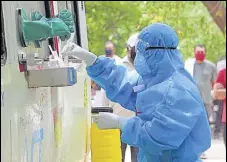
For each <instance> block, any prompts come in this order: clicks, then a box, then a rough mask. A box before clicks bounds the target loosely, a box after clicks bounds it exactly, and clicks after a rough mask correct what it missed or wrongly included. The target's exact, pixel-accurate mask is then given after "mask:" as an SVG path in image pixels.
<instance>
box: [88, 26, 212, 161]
mask: <svg viewBox="0 0 227 162" xmlns="http://www.w3.org/2000/svg"><path fill="white" fill-rule="evenodd" d="M177 46H178V36H177V34H176V32H175V31H174V30H173V29H172V28H171V27H170V26H168V25H165V24H161V23H155V24H152V25H150V26H148V27H146V28H144V29H143V30H142V31H141V33H140V35H139V40H138V42H137V45H136V58H135V62H134V65H135V69H136V71H137V72H131V73H130V72H128V71H127V69H126V68H124V67H123V66H117V65H116V64H115V62H114V60H112V59H110V58H105V57H98V58H97V60H96V62H95V63H94V64H93V65H91V66H88V67H87V72H88V75H89V76H90V77H91V78H92V79H93V80H94V81H95V82H96V83H97V84H99V85H100V86H101V87H102V88H103V89H105V90H106V94H107V97H108V98H109V99H110V100H111V101H113V102H117V103H119V104H121V106H122V107H124V108H126V109H129V110H132V111H134V112H136V114H137V116H135V117H132V118H129V119H128V121H127V124H126V125H125V126H124V128H123V130H122V136H121V140H122V142H124V143H127V144H129V145H132V146H136V147H138V148H139V154H138V161H139V162H200V161H201V160H200V158H199V157H200V155H201V153H202V152H204V151H205V150H207V149H208V148H209V147H210V145H211V135H210V128H209V124H208V120H207V115H206V111H205V108H204V105H203V102H202V98H201V96H200V92H199V90H198V88H197V86H196V84H195V82H194V80H193V79H192V77H191V76H190V74H189V73H188V72H187V71H186V70H185V69H184V64H183V61H182V57H181V54H180V52H179V51H178V50H177V49H172V48H171V49H156V48H153V49H149V50H146V48H147V47H177ZM141 84H142V85H144V86H145V89H143V90H141V91H140V92H135V91H134V90H133V87H135V86H137V85H141Z"/></svg>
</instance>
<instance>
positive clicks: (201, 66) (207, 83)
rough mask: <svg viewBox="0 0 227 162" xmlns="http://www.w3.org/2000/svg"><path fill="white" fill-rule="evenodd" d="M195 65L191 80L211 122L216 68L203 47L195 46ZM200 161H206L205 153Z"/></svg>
mask: <svg viewBox="0 0 227 162" xmlns="http://www.w3.org/2000/svg"><path fill="white" fill-rule="evenodd" d="M194 52H195V63H194V69H193V78H194V80H195V82H196V84H197V86H198V88H199V91H200V94H201V97H202V99H203V103H204V105H205V108H206V111H207V117H208V120H209V121H210V122H211V119H213V118H214V116H213V98H212V96H211V94H210V92H211V90H212V87H213V85H214V83H215V79H216V73H217V70H216V66H215V65H214V64H213V63H212V62H210V61H208V60H207V59H205V58H206V49H205V46H204V45H201V44H199V45H196V47H195V49H194ZM201 158H202V159H206V158H207V157H206V154H205V152H204V153H203V154H202V155H201Z"/></svg>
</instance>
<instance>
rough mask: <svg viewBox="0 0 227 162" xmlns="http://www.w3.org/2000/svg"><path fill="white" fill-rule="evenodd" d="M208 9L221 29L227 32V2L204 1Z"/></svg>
mask: <svg viewBox="0 0 227 162" xmlns="http://www.w3.org/2000/svg"><path fill="white" fill-rule="evenodd" d="M202 2H203V4H204V5H205V6H206V8H207V9H208V11H209V13H210V15H211V16H212V18H213V20H214V21H215V22H216V24H217V25H218V27H219V28H220V29H221V31H222V32H223V33H224V34H225V33H226V29H225V28H226V7H225V6H224V5H226V2H223V1H202Z"/></svg>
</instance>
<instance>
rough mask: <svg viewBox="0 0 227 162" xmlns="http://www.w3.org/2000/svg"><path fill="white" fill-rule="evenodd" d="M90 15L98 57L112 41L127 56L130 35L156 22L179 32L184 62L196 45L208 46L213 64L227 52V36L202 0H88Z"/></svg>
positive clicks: (90, 35) (92, 41) (91, 44)
mask: <svg viewBox="0 0 227 162" xmlns="http://www.w3.org/2000/svg"><path fill="white" fill-rule="evenodd" d="M86 14H87V24H88V40H89V48H90V50H91V51H92V52H94V53H97V54H102V53H103V51H104V42H105V41H106V40H108V39H111V38H112V40H113V41H115V43H117V51H118V54H120V56H123V55H124V54H126V53H125V51H124V50H125V48H124V44H125V42H126V41H127V39H128V37H129V35H130V34H132V33H134V32H137V31H141V30H142V29H143V28H144V27H145V26H147V25H149V24H151V23H154V22H162V23H166V24H169V25H170V26H172V27H173V28H174V29H175V30H176V32H177V33H178V36H179V40H180V43H179V48H180V51H181V53H182V54H183V58H184V59H186V58H188V57H193V55H194V54H193V52H194V50H193V49H194V46H195V45H196V44H204V45H205V46H206V48H207V58H208V59H209V60H212V61H215V60H216V58H217V57H218V56H220V55H223V54H224V53H225V48H226V40H225V37H224V36H223V34H222V32H221V31H220V30H219V28H218V27H217V25H216V24H215V22H214V21H213V19H212V17H211V16H210V14H209V12H208V11H207V9H206V7H205V6H204V5H203V3H202V2H201V1H179V2H176V1H163V2H159V1H139V2H138V1H137V2H136V1H132V2H120V1H119V2H116V1H109V2H107V1H105V2H98V1H97V2H94V1H93V2H92V1H90V2H89V1H87V2H86Z"/></svg>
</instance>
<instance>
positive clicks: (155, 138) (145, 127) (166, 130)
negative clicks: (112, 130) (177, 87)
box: [121, 98, 202, 155]
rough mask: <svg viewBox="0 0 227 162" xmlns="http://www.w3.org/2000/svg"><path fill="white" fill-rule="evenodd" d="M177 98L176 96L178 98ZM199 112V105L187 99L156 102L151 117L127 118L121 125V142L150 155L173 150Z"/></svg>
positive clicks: (200, 109)
mask: <svg viewBox="0 0 227 162" xmlns="http://www.w3.org/2000/svg"><path fill="white" fill-rule="evenodd" d="M179 100H180V99H179ZM201 112H202V108H201V105H200V104H199V103H198V102H196V101H195V100H194V102H191V100H190V99H189V98H188V99H186V100H181V101H179V102H178V104H174V105H171V104H169V103H165V104H158V105H156V107H155V111H154V112H153V113H152V114H151V119H150V120H148V121H143V120H142V119H141V118H139V117H137V116H136V117H133V118H130V119H129V120H128V121H127V124H126V125H125V127H124V128H123V131H122V132H123V133H122V136H121V138H122V142H124V143H127V144H129V145H132V146H137V147H139V148H142V149H143V150H144V151H145V152H147V153H151V154H153V155H162V151H163V150H171V149H177V148H178V147H179V146H180V145H181V144H182V143H183V141H184V140H185V138H186V137H187V136H188V135H189V133H190V132H191V130H192V129H193V127H194V125H195V123H196V122H197V120H198V119H199V116H200V114H201Z"/></svg>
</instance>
